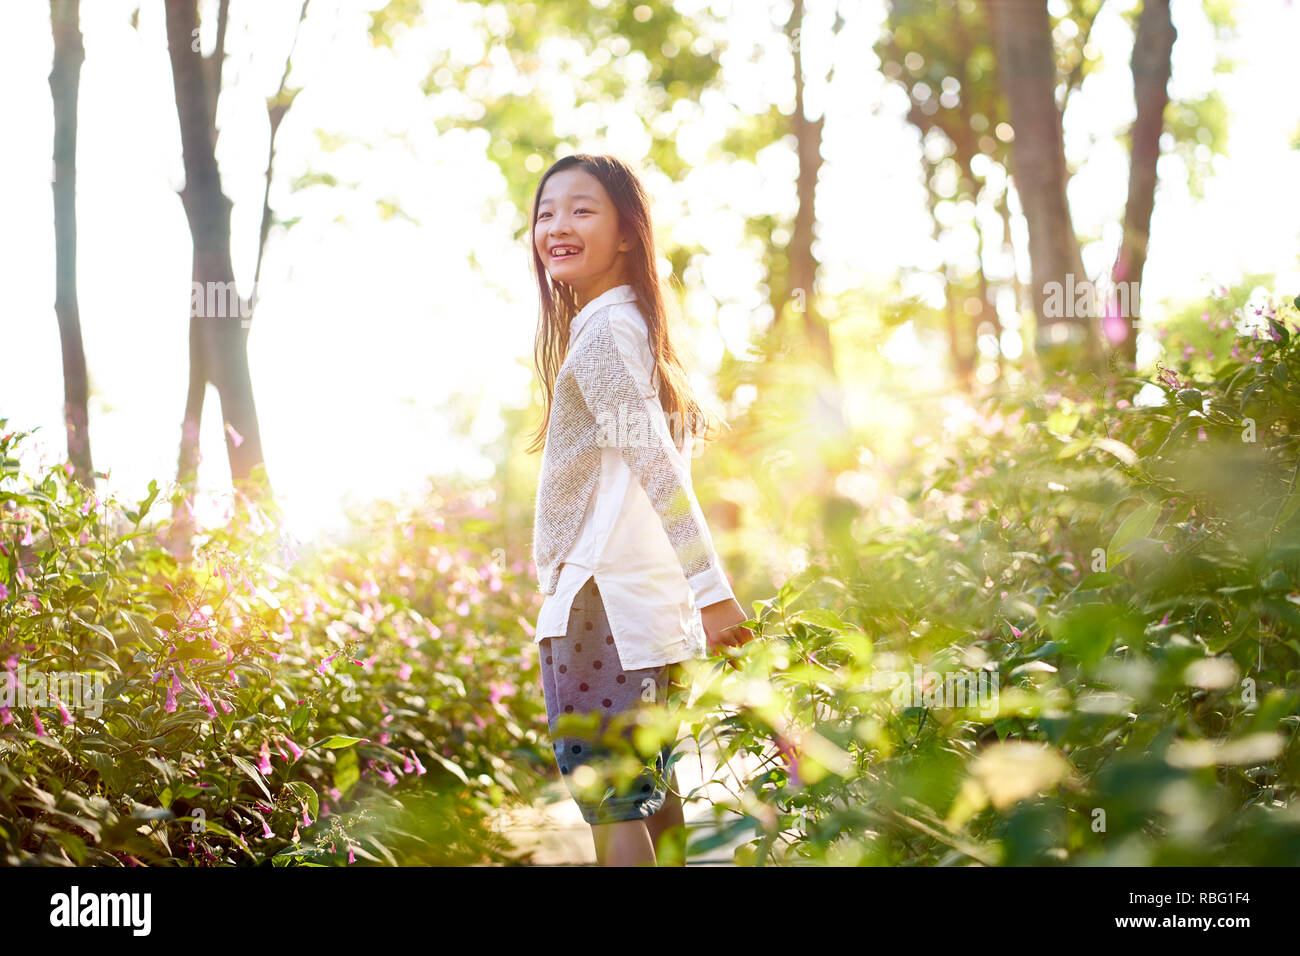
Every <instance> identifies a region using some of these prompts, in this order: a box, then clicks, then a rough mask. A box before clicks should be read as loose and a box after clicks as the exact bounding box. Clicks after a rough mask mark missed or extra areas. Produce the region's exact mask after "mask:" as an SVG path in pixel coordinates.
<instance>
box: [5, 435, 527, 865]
mask: <svg viewBox="0 0 1300 956" xmlns="http://www.w3.org/2000/svg"><path fill="white" fill-rule="evenodd" d="M0 436H2V437H0V459H3V460H4V463H5V467H6V468H7V469H8V470H7V471H6V472H5V473H3V476H2V477H3V478H4V480H0V666H2V667H3V670H0V675H3V677H0V680H3V681H4V686H5V689H6V690H7V693H6V696H5V697H4V698H3V699H4V702H5V704H6V705H7V706H0V852H3V854H4V859H5V861H6V862H7V863H10V864H17V863H22V862H26V861H36V862H40V863H46V864H64V865H66V864H73V863H75V864H86V865H90V864H108V865H121V864H138V863H148V864H158V863H189V864H196V865H205V864H224V863H235V864H261V863H265V862H267V861H270V862H271V863H273V864H275V865H283V864H310V865H321V864H337V863H343V862H347V863H352V862H357V861H360V860H366V861H370V862H386V863H390V864H393V863H398V862H401V863H470V862H480V861H503V860H507V859H511V858H512V857H513V854H510V853H507V851H508V850H509V849H510V848H509V846H508V844H507V843H506V842H505V841H504V839H503V838H502V837H501V836H500V835H499V834H497V833H495V832H493V831H492V829H491V828H490V827H489V826H487V824H486V814H487V812H488V811H489V810H490V809H491V808H492V807H494V806H498V805H500V804H502V803H503V802H504V801H506V800H507V799H514V798H519V797H524V798H526V797H529V796H530V795H531V794H532V793H533V792H534V790H535V788H536V786H537V785H538V784H539V783H540V782H541V781H542V776H541V774H544V773H547V772H549V770H550V767H549V765H548V764H547V763H546V760H547V759H549V758H550V754H549V748H548V747H547V746H546V745H545V743H544V742H540V743H539V740H540V738H539V735H538V726H537V725H538V723H539V721H540V726H541V728H542V729H543V730H544V729H545V717H544V711H543V710H542V705H541V702H540V696H539V694H538V693H537V692H536V691H531V690H530V691H527V692H525V691H521V690H520V689H519V687H520V682H521V678H526V677H528V676H529V675H530V673H531V674H532V675H533V676H535V675H536V673H537V669H536V661H535V654H534V653H533V647H532V645H531V644H528V643H526V641H525V640H523V639H521V634H522V633H523V629H525V628H527V627H528V624H527V617H528V616H529V615H530V614H531V608H529V607H525V605H524V597H528V596H530V594H531V592H532V590H533V589H532V587H531V585H528V586H525V585H523V584H522V583H521V581H520V580H519V578H521V577H522V574H523V572H525V571H526V570H527V569H526V566H525V565H524V564H523V563H522V562H521V561H518V560H516V561H514V562H513V563H511V564H507V563H506V562H505V560H504V551H503V550H501V549H497V550H496V551H495V552H493V551H492V550H491V548H490V545H491V543H492V542H491V540H490V539H489V537H488V535H487V534H485V533H482V532H481V531H480V530H479V528H478V526H479V525H483V524H485V522H484V521H483V517H482V516H483V514H484V511H485V509H484V508H483V507H482V505H481V503H479V502H476V501H475V500H473V498H472V496H469V495H465V496H458V497H455V498H452V499H448V500H443V499H441V498H436V497H435V498H433V499H431V500H430V501H429V502H427V503H426V506H425V507H424V508H423V509H417V510H416V511H415V512H414V513H412V514H405V515H398V514H396V513H394V512H393V511H392V510H391V509H389V510H385V509H384V508H383V507H378V508H377V509H375V510H374V511H373V512H372V515H371V517H370V519H369V520H368V523H362V524H361V525H360V526H359V527H358V528H357V540H356V541H354V542H350V543H349V545H347V546H344V547H334V548H330V549H328V550H323V551H321V552H319V553H317V554H314V555H310V556H304V557H302V558H299V557H298V556H297V555H296V554H295V553H294V552H293V550H292V547H290V546H289V545H288V544H287V543H286V538H285V537H284V536H282V535H280V534H278V532H277V523H276V520H275V515H274V514H273V511H274V509H273V506H267V507H259V506H257V505H255V504H253V503H251V502H248V501H247V500H246V499H242V498H240V499H238V507H239V513H238V514H232V515H230V519H231V520H230V521H229V523H228V525H227V526H226V527H224V528H221V529H218V530H216V531H214V532H211V533H209V534H207V535H206V536H205V537H204V539H203V540H202V541H201V543H200V544H199V545H198V546H197V547H196V548H195V549H194V554H193V560H192V561H186V562H184V563H178V562H177V561H176V560H174V559H173V557H172V556H171V555H170V554H169V553H168V552H167V550H165V548H163V547H162V545H161V544H160V541H161V540H162V539H163V533H164V532H165V530H166V526H167V522H159V523H158V524H156V525H154V526H146V520H147V518H148V516H149V515H150V512H151V509H153V508H155V507H156V506H157V504H158V498H159V493H158V489H157V485H156V484H151V485H150V494H149V496H148V497H147V498H146V499H145V500H143V501H141V502H139V503H138V504H136V505H133V506H131V507H129V508H122V507H120V506H118V505H117V503H116V502H112V501H109V502H101V501H98V500H97V499H96V498H95V496H94V494H93V493H91V492H87V491H86V490H85V489H83V488H82V486H80V485H79V484H76V483H70V482H68V481H67V480H66V478H67V476H66V474H65V473H64V472H63V471H62V470H61V469H55V470H54V471H51V472H49V473H47V474H45V475H43V476H41V478H40V480H39V481H36V482H35V483H33V484H31V485H30V487H20V488H15V487H12V485H13V484H15V482H14V475H13V472H14V466H15V465H16V462H15V461H13V459H12V452H13V449H14V448H15V446H16V444H17V443H18V442H19V441H21V440H22V438H23V437H24V436H23V435H22V434H13V433H10V434H4V428H3V422H0ZM521 595H523V596H524V597H521ZM59 675H61V676H62V677H63V678H64V680H63V681H59V680H54V679H53V678H55V677H56V676H59ZM20 676H21V677H22V680H21V681H20V680H19V677H20ZM69 676H73V677H75V678H77V680H75V681H72V682H69V681H68V680H67V678H68V677H69ZM47 684H48V685H49V686H50V687H52V688H53V691H52V693H51V694H49V695H45V694H38V695H35V696H33V695H32V694H31V693H30V691H32V690H33V689H34V688H39V689H40V690H42V691H44V689H45V685H47ZM69 686H75V687H76V689H77V690H78V692H79V694H78V697H77V699H76V700H71V699H62V697H60V693H59V691H60V688H62V690H63V692H64V695H65V696H66V694H67V688H68V687H69ZM20 696H21V697H22V700H21V701H19V700H18V698H19V697H20ZM16 703H18V704H28V705H29V706H20V705H18V706H16V705H15V704H16Z"/></svg>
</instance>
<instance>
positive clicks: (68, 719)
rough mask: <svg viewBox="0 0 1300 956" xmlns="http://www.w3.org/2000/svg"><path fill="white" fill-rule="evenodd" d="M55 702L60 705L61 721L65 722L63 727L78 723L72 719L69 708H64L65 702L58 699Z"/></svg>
mask: <svg viewBox="0 0 1300 956" xmlns="http://www.w3.org/2000/svg"><path fill="white" fill-rule="evenodd" d="M55 700H57V701H58V703H59V719H60V720H61V721H62V722H63V726H65V727H66V726H67V725H68V724H74V723H76V721H75V720H73V719H72V715H71V714H69V713H68V708H66V707H64V706H63V701H61V700H59V699H58V698H57V697H56V698H55Z"/></svg>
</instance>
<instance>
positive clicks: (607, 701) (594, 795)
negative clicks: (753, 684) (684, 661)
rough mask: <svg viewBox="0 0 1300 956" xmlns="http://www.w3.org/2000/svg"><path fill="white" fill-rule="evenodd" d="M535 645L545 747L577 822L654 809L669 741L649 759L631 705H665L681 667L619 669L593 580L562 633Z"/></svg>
mask: <svg viewBox="0 0 1300 956" xmlns="http://www.w3.org/2000/svg"><path fill="white" fill-rule="evenodd" d="M538 644H539V647H540V651H541V668H542V690H543V692H544V693H545V696H546V718H547V722H548V724H549V726H550V733H551V740H552V744H551V746H552V749H553V750H554V751H555V759H556V763H558V764H559V767H560V774H561V778H562V779H563V780H564V783H565V785H566V786H567V787H568V789H569V793H570V794H572V796H573V799H574V800H575V801H576V802H577V804H578V807H579V809H580V810H581V811H582V817H583V819H584V820H586V821H587V822H588V823H592V824H597V823H614V822H617V821H621V820H640V819H644V818H645V817H648V816H651V815H653V814H655V813H658V812H659V810H660V809H661V808H662V807H663V804H664V800H665V799H666V798H667V796H668V789H667V782H666V780H665V767H666V765H667V761H668V758H669V756H670V755H671V753H672V750H673V741H672V740H669V742H668V743H666V744H665V745H664V746H663V748H662V749H661V750H660V751H658V752H657V753H655V754H654V756H653V757H648V756H647V755H645V754H643V753H641V752H639V751H637V750H636V748H635V744H634V742H633V730H634V729H635V727H636V715H637V711H638V709H639V708H641V707H643V706H647V705H646V704H645V703H644V702H646V701H658V702H659V703H660V704H662V703H663V702H665V701H666V700H667V698H668V692H669V689H670V686H671V685H675V684H679V682H680V669H679V668H678V667H677V665H675V664H666V665H663V666H661V667H647V668H642V669H639V670H625V669H624V668H623V666H622V664H621V663H620V662H619V657H618V650H617V648H615V646H614V638H613V636H612V635H611V633H610V628H609V621H608V619H607V618H606V617H605V607H604V604H603V603H602V602H601V598H600V591H599V590H598V589H597V587H596V579H595V578H588V579H587V583H586V584H584V585H583V586H582V588H581V589H580V590H579V591H578V593H577V594H575V595H574V597H573V605H572V607H571V609H570V612H569V627H568V633H567V634H566V635H565V636H564V637H555V638H550V637H548V638H543V639H542V640H541V641H539V642H538ZM569 715H573V716H572V717H570V716H569ZM562 718H563V719H564V722H565V726H564V727H560V726H558V725H559V722H560V721H561V719H562ZM561 732H563V733H561ZM673 736H674V737H675V734H674V735H673ZM634 771H635V777H633V772H634ZM611 790H612V792H611Z"/></svg>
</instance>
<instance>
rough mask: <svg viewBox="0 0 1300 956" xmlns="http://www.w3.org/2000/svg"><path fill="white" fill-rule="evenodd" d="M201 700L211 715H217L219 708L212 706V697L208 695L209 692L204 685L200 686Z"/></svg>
mask: <svg viewBox="0 0 1300 956" xmlns="http://www.w3.org/2000/svg"><path fill="white" fill-rule="evenodd" d="M199 700H201V701H202V702H203V707H204V709H205V710H206V711H207V712H208V716H209V717H216V716H217V709H216V708H215V707H213V706H212V698H211V697H209V696H208V692H207V691H206V690H204V689H203V688H202V687H199Z"/></svg>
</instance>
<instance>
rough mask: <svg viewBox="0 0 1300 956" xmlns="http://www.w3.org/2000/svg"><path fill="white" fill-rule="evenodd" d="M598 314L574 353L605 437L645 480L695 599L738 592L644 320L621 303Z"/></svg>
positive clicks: (577, 374)
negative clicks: (666, 401)
mask: <svg viewBox="0 0 1300 956" xmlns="http://www.w3.org/2000/svg"><path fill="white" fill-rule="evenodd" d="M591 321H592V323H593V328H592V331H591V336H590V338H589V339H588V341H587V342H586V343H585V346H586V347H585V348H584V349H583V352H582V354H581V356H575V359H576V360H577V361H575V365H574V378H575V379H576V381H577V383H578V387H579V388H580V389H581V391H582V396H583V399H584V400H585V401H586V403H587V408H588V409H589V410H590V412H591V414H592V417H593V418H594V419H595V420H596V425H597V430H598V435H599V436H601V437H600V439H599V440H600V441H602V442H603V443H604V444H613V445H617V447H618V449H619V452H620V454H621V455H622V457H623V460H624V461H625V462H627V465H628V468H630V469H631V471H632V474H633V475H635V476H636V479H637V480H638V481H639V482H640V483H641V487H642V488H643V489H644V490H645V493H646V497H648V498H649V499H650V504H651V505H652V506H653V507H654V509H655V512H656V513H657V514H658V515H659V520H660V521H662V522H663V526H664V531H665V532H666V533H667V535H668V541H669V543H670V544H671V545H672V546H673V549H674V550H675V551H676V552H677V558H678V560H679V561H680V562H681V566H682V572H683V574H685V576H686V583H687V584H688V585H690V588H691V593H692V594H693V595H694V597H695V606H696V607H697V608H703V607H707V606H708V605H710V604H716V603H717V602H719V601H725V600H727V599H728V598H734V597H735V594H734V593H733V591H732V589H731V585H730V584H729V583H728V581H727V577H726V574H725V573H724V572H723V569H722V563H721V561H719V560H718V555H717V552H716V551H715V550H714V547H713V538H712V536H711V535H710V534H709V529H708V525H707V523H706V522H705V520H704V514H703V512H702V511H701V510H700V505H699V502H698V501H697V500H696V498H695V490H694V488H693V487H692V483H691V472H690V464H689V462H688V460H687V459H686V458H685V457H684V456H683V454H682V452H681V450H679V448H678V447H677V445H676V444H675V443H674V440H673V435H672V433H671V431H670V430H669V427H668V420H667V417H666V416H665V415H664V412H663V406H662V405H661V404H660V402H659V395H658V392H657V391H656V390H655V388H654V385H653V374H654V362H653V358H652V356H651V354H650V343H649V339H648V336H647V334H646V330H645V324H644V322H642V320H641V319H640V317H639V316H636V315H631V314H622V313H621V312H620V310H617V309H610V310H607V311H606V312H605V313H604V314H603V315H600V316H593V318H592V320H591Z"/></svg>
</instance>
